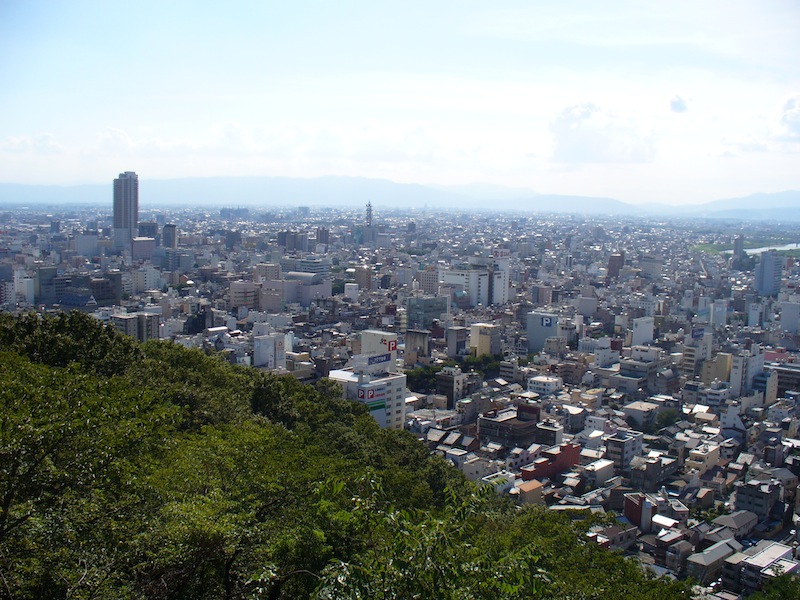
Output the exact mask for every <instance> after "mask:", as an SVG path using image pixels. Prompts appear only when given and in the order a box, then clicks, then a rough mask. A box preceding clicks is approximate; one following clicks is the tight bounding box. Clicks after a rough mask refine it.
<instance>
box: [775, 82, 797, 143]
mask: <svg viewBox="0 0 800 600" xmlns="http://www.w3.org/2000/svg"><path fill="white" fill-rule="evenodd" d="M777 137H778V139H780V140H782V141H786V142H800V94H798V95H796V96H793V97H791V98H789V99H788V100H787V101H786V103H785V104H784V105H783V111H782V112H781V116H780V121H779V123H778V133H777Z"/></svg>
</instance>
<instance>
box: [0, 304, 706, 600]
mask: <svg viewBox="0 0 800 600" xmlns="http://www.w3.org/2000/svg"><path fill="white" fill-rule="evenodd" d="M592 519H597V517H591V518H590V517H586V518H583V519H578V520H570V519H568V518H567V517H565V516H562V515H560V514H555V513H553V512H552V511H547V510H546V509H544V508H539V507H532V508H524V509H519V508H517V507H515V506H513V505H512V504H510V503H507V502H505V501H502V500H500V499H498V498H497V497H495V495H494V494H492V493H488V492H486V491H485V490H478V489H476V488H475V487H473V485H472V484H470V483H469V482H467V481H466V480H465V479H464V478H463V477H462V476H461V474H460V473H459V472H458V471H457V470H455V469H454V468H452V467H451V466H450V465H449V464H448V463H446V462H444V461H443V460H441V459H438V458H436V457H432V456H430V455H429V453H428V452H427V450H426V449H425V447H424V446H423V445H422V444H421V443H419V442H418V441H417V440H416V439H414V437H413V436H411V435H410V434H408V433H406V432H397V431H386V430H382V429H380V428H379V427H378V426H377V424H376V423H375V422H374V420H373V419H372V418H371V417H370V416H369V414H368V413H367V412H366V410H365V409H364V408H363V407H362V406H361V405H359V404H357V403H351V402H347V401H344V400H342V399H341V397H340V391H339V390H338V389H337V388H336V387H335V386H334V385H332V384H330V383H329V382H323V383H321V384H319V385H318V386H316V387H309V386H305V385H302V384H300V383H298V382H297V381H295V380H294V379H292V378H291V377H277V376H273V375H270V374H265V373H262V372H259V371H257V370H255V369H250V368H245V367H237V366H232V365H229V364H227V363H225V362H224V361H222V360H221V359H220V358H219V357H217V356H214V355H210V356H209V355H206V354H204V353H203V352H200V351H198V350H187V349H185V348H182V347H180V346H177V345H173V344H170V343H166V342H149V343H147V344H144V345H138V344H136V343H135V342H134V341H133V340H131V339H130V338H127V337H124V336H120V335H117V334H116V333H115V332H114V331H113V330H112V329H111V328H109V327H106V326H104V325H102V324H101V323H99V322H98V321H96V320H94V319H92V318H90V317H87V316H84V315H82V314H79V313H71V314H68V315H66V314H65V315H59V316H55V317H48V318H45V319H43V318H41V317H39V316H37V315H29V316H24V317H20V318H14V317H11V316H7V315H4V316H0V597H2V598H30V599H34V598H35V599H48V598H53V599H55V598H86V599H88V598H131V599H133V598H164V599H166V598H186V599H189V598H237V599H238V598H242V599H244V598H452V599H456V598H458V599H461V598H487V599H489V598H491V599H496V598H554V599H556V598H558V599H564V598H581V599H584V598H586V599H588V598H598V599H599V598H626V599H638V598H651V599H657V598H663V599H665V600H666V599H673V598H689V597H690V596H691V593H690V586H689V585H688V584H686V583H683V582H676V581H669V580H666V579H656V578H654V577H653V576H652V575H650V574H648V573H647V572H646V571H644V570H643V569H642V568H641V567H640V566H639V565H638V564H637V563H636V562H634V561H632V560H629V559H625V558H623V557H622V556H620V555H618V554H616V553H613V552H608V551H605V550H602V549H600V548H598V547H597V546H595V545H594V544H592V543H588V542H587V541H586V538H585V536H584V535H583V533H584V532H585V531H586V528H587V527H589V525H590V524H591V523H592V522H593V521H592Z"/></svg>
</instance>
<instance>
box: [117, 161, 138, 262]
mask: <svg viewBox="0 0 800 600" xmlns="http://www.w3.org/2000/svg"><path fill="white" fill-rule="evenodd" d="M138 230H139V176H138V175H136V173H134V172H133V171H125V172H124V173H120V174H119V177H117V178H116V179H115V180H114V246H115V247H117V248H124V247H130V245H131V240H132V239H133V238H134V237H136V236H137V235H138Z"/></svg>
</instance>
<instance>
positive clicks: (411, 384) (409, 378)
mask: <svg viewBox="0 0 800 600" xmlns="http://www.w3.org/2000/svg"><path fill="white" fill-rule="evenodd" d="M441 370H442V367H441V365H429V366H425V367H417V368H415V369H409V370H408V371H406V385H408V389H410V390H411V391H412V392H420V393H424V394H431V393H433V392H435V391H436V373H438V372H439V371H441Z"/></svg>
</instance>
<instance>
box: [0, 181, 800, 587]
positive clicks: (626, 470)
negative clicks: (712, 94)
mask: <svg viewBox="0 0 800 600" xmlns="http://www.w3.org/2000/svg"><path fill="white" fill-rule="evenodd" d="M496 208H497V210H496V211H490V210H483V211H467V210H464V211H444V210H443V211H437V210H435V209H430V208H426V209H419V210H403V209H402V208H401V207H388V206H385V205H382V204H381V199H380V198H375V200H374V204H373V203H372V202H370V203H368V204H367V205H366V206H364V207H363V208H360V209H358V210H347V209H333V208H318V207H314V206H293V207H286V206H284V207H269V206H265V207H264V208H263V209H258V208H255V207H250V208H240V207H223V208H220V209H214V210H212V209H211V208H208V209H189V208H186V209H170V210H168V209H153V208H148V209H141V208H140V205H139V180H138V176H137V175H136V173H134V172H124V173H120V175H119V176H118V178H116V179H115V180H114V185H113V189H112V188H111V187H109V202H108V205H107V206H101V207H84V208H64V209H63V210H62V211H60V212H56V211H54V210H53V209H52V208H48V209H47V210H46V211H45V210H38V209H36V208H20V209H6V210H5V211H3V213H2V223H3V229H2V231H0V305H2V309H3V310H4V311H5V312H8V313H15V314H26V313H30V312H31V311H36V312H38V313H40V314H42V315H45V314H51V313H57V312H59V311H73V310H74V311H81V312H83V313H86V314H88V315H91V316H92V317H94V318H95V319H97V320H99V321H100V322H102V323H104V324H108V325H110V326H112V327H113V328H114V329H116V330H117V331H118V332H120V333H122V334H125V335H128V336H131V337H133V338H135V339H136V340H138V341H140V342H147V341H148V340H170V341H172V342H173V343H175V344H179V345H182V346H185V347H187V348H196V349H201V350H203V351H205V352H207V353H211V354H216V355H219V356H221V357H223V359H224V360H225V361H228V362H230V363H232V364H235V365H242V366H246V367H249V368H252V369H257V370H260V371H264V372H270V373H274V374H278V375H288V376H292V377H294V378H296V379H297V380H298V381H300V382H303V383H315V382H319V381H320V380H324V379H328V380H330V381H332V382H336V383H337V384H339V386H340V390H341V394H342V398H344V399H346V400H350V401H352V402H356V403H361V404H365V405H366V407H367V409H368V411H369V413H370V415H371V416H372V417H373V418H374V419H375V421H377V423H378V424H379V425H380V427H382V428H386V429H396V430H403V429H404V430H407V431H408V432H410V433H411V434H413V436H415V437H416V438H418V439H419V440H420V442H421V443H422V444H424V445H425V446H427V448H428V449H429V451H430V452H431V453H432V454H434V455H438V456H441V457H443V458H444V459H446V460H447V461H448V462H449V463H450V464H451V465H452V468H453V469H457V470H459V471H461V472H462V473H463V475H464V476H465V477H466V478H467V479H468V480H470V481H473V482H475V483H476V484H477V485H478V486H481V487H487V486H488V487H489V488H493V489H494V491H495V492H496V493H497V494H498V495H499V496H502V497H507V498H509V499H510V500H511V501H513V502H515V503H517V504H518V505H520V506H522V505H529V504H538V505H543V506H546V507H549V509H550V510H553V511H590V512H592V513H595V512H600V513H609V514H613V515H615V516H616V519H615V521H614V524H611V525H609V524H605V525H602V526H600V525H598V526H596V527H594V528H592V529H591V530H590V531H589V532H588V533H587V538H588V540H590V541H591V543H596V544H598V545H599V546H601V547H604V548H608V549H609V550H620V551H622V552H624V553H625V554H626V555H629V556H631V557H632V558H633V559H635V560H637V561H639V562H640V563H641V564H642V565H644V566H645V567H647V568H649V569H651V570H652V571H653V572H655V573H656V574H658V575H663V574H667V575H670V576H674V577H677V578H679V579H684V578H691V579H692V580H693V581H695V582H696V583H697V584H698V585H699V586H701V587H699V588H698V589H699V590H702V593H703V594H705V596H704V597H706V598H715V599H719V600H723V599H729V598H736V597H739V595H740V594H745V595H746V594H749V593H752V592H754V591H756V590H759V589H761V588H762V587H763V585H764V583H765V581H767V580H770V579H771V578H774V577H775V576H777V575H781V574H786V573H795V572H798V570H800V557H798V556H797V547H798V539H800V538H798V535H797V527H796V520H797V514H798V511H800V494H798V481H799V480H798V477H799V476H800V432H798V428H799V427H800V361H798V357H799V356H800V354H798V349H799V348H798V345H799V344H798V342H800V331H799V328H800V293H799V292H798V286H800V266H798V264H797V262H796V260H797V258H798V257H800V250H798V249H797V242H798V241H800V230H798V227H797V226H796V225H777V224H775V223H766V224H764V223H762V224H759V223H748V222H742V221H735V220H719V219H718V220H700V219H695V218H693V219H681V218H674V217H670V218H669V219H666V218H665V219H662V220H659V219H658V218H655V217H651V218H644V217H642V218H629V219H626V218H619V217H596V216H592V217H585V216H580V215H558V214H555V213H553V214H548V213H530V212H523V211H514V212H512V211H508V212H504V211H502V210H501V209H502V207H496Z"/></svg>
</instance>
